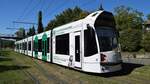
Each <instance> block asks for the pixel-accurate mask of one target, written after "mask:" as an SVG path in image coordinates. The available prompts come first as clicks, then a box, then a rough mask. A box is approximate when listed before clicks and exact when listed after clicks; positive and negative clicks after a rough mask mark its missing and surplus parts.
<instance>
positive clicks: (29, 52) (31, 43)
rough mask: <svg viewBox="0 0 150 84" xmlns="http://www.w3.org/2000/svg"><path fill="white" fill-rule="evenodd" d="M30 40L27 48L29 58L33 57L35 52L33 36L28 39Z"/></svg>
mask: <svg viewBox="0 0 150 84" xmlns="http://www.w3.org/2000/svg"><path fill="white" fill-rule="evenodd" d="M27 39H28V44H27V45H28V46H27V50H28V51H27V54H28V56H31V57H32V52H33V36H30V37H28V38H27Z"/></svg>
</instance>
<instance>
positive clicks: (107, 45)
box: [96, 27, 118, 52]
mask: <svg viewBox="0 0 150 84" xmlns="http://www.w3.org/2000/svg"><path fill="white" fill-rule="evenodd" d="M96 32H97V36H98V41H99V47H100V51H101V52H105V51H112V50H113V49H115V48H117V46H118V42H117V35H116V32H115V31H114V30H113V29H112V28H110V27H98V28H96Z"/></svg>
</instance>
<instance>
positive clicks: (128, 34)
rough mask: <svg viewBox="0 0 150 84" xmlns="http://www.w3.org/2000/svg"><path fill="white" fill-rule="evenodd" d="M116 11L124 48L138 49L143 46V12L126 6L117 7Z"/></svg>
mask: <svg viewBox="0 0 150 84" xmlns="http://www.w3.org/2000/svg"><path fill="white" fill-rule="evenodd" d="M114 12H115V19H116V27H117V29H118V30H119V32H120V43H121V48H122V50H123V51H138V50H139V48H141V46H140V43H141V40H142V23H143V19H142V16H143V13H142V12H139V11H137V10H134V9H132V8H130V7H125V6H119V7H116V8H115V11H114Z"/></svg>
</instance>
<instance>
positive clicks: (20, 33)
mask: <svg viewBox="0 0 150 84" xmlns="http://www.w3.org/2000/svg"><path fill="white" fill-rule="evenodd" d="M15 34H16V36H17V37H19V38H25V36H26V33H25V29H24V28H19V30H18V31H17V32H16V33H15Z"/></svg>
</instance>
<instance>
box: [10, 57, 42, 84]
mask: <svg viewBox="0 0 150 84" xmlns="http://www.w3.org/2000/svg"><path fill="white" fill-rule="evenodd" d="M12 59H13V60H14V63H15V65H17V66H19V67H20V69H21V70H20V71H22V72H23V73H24V74H26V75H27V76H28V77H30V79H31V80H33V81H34V83H35V84H40V82H39V80H38V78H36V77H35V76H33V75H32V74H31V73H30V72H29V71H27V70H24V69H23V68H22V67H21V66H22V63H21V62H18V61H17V60H16V58H12Z"/></svg>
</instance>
